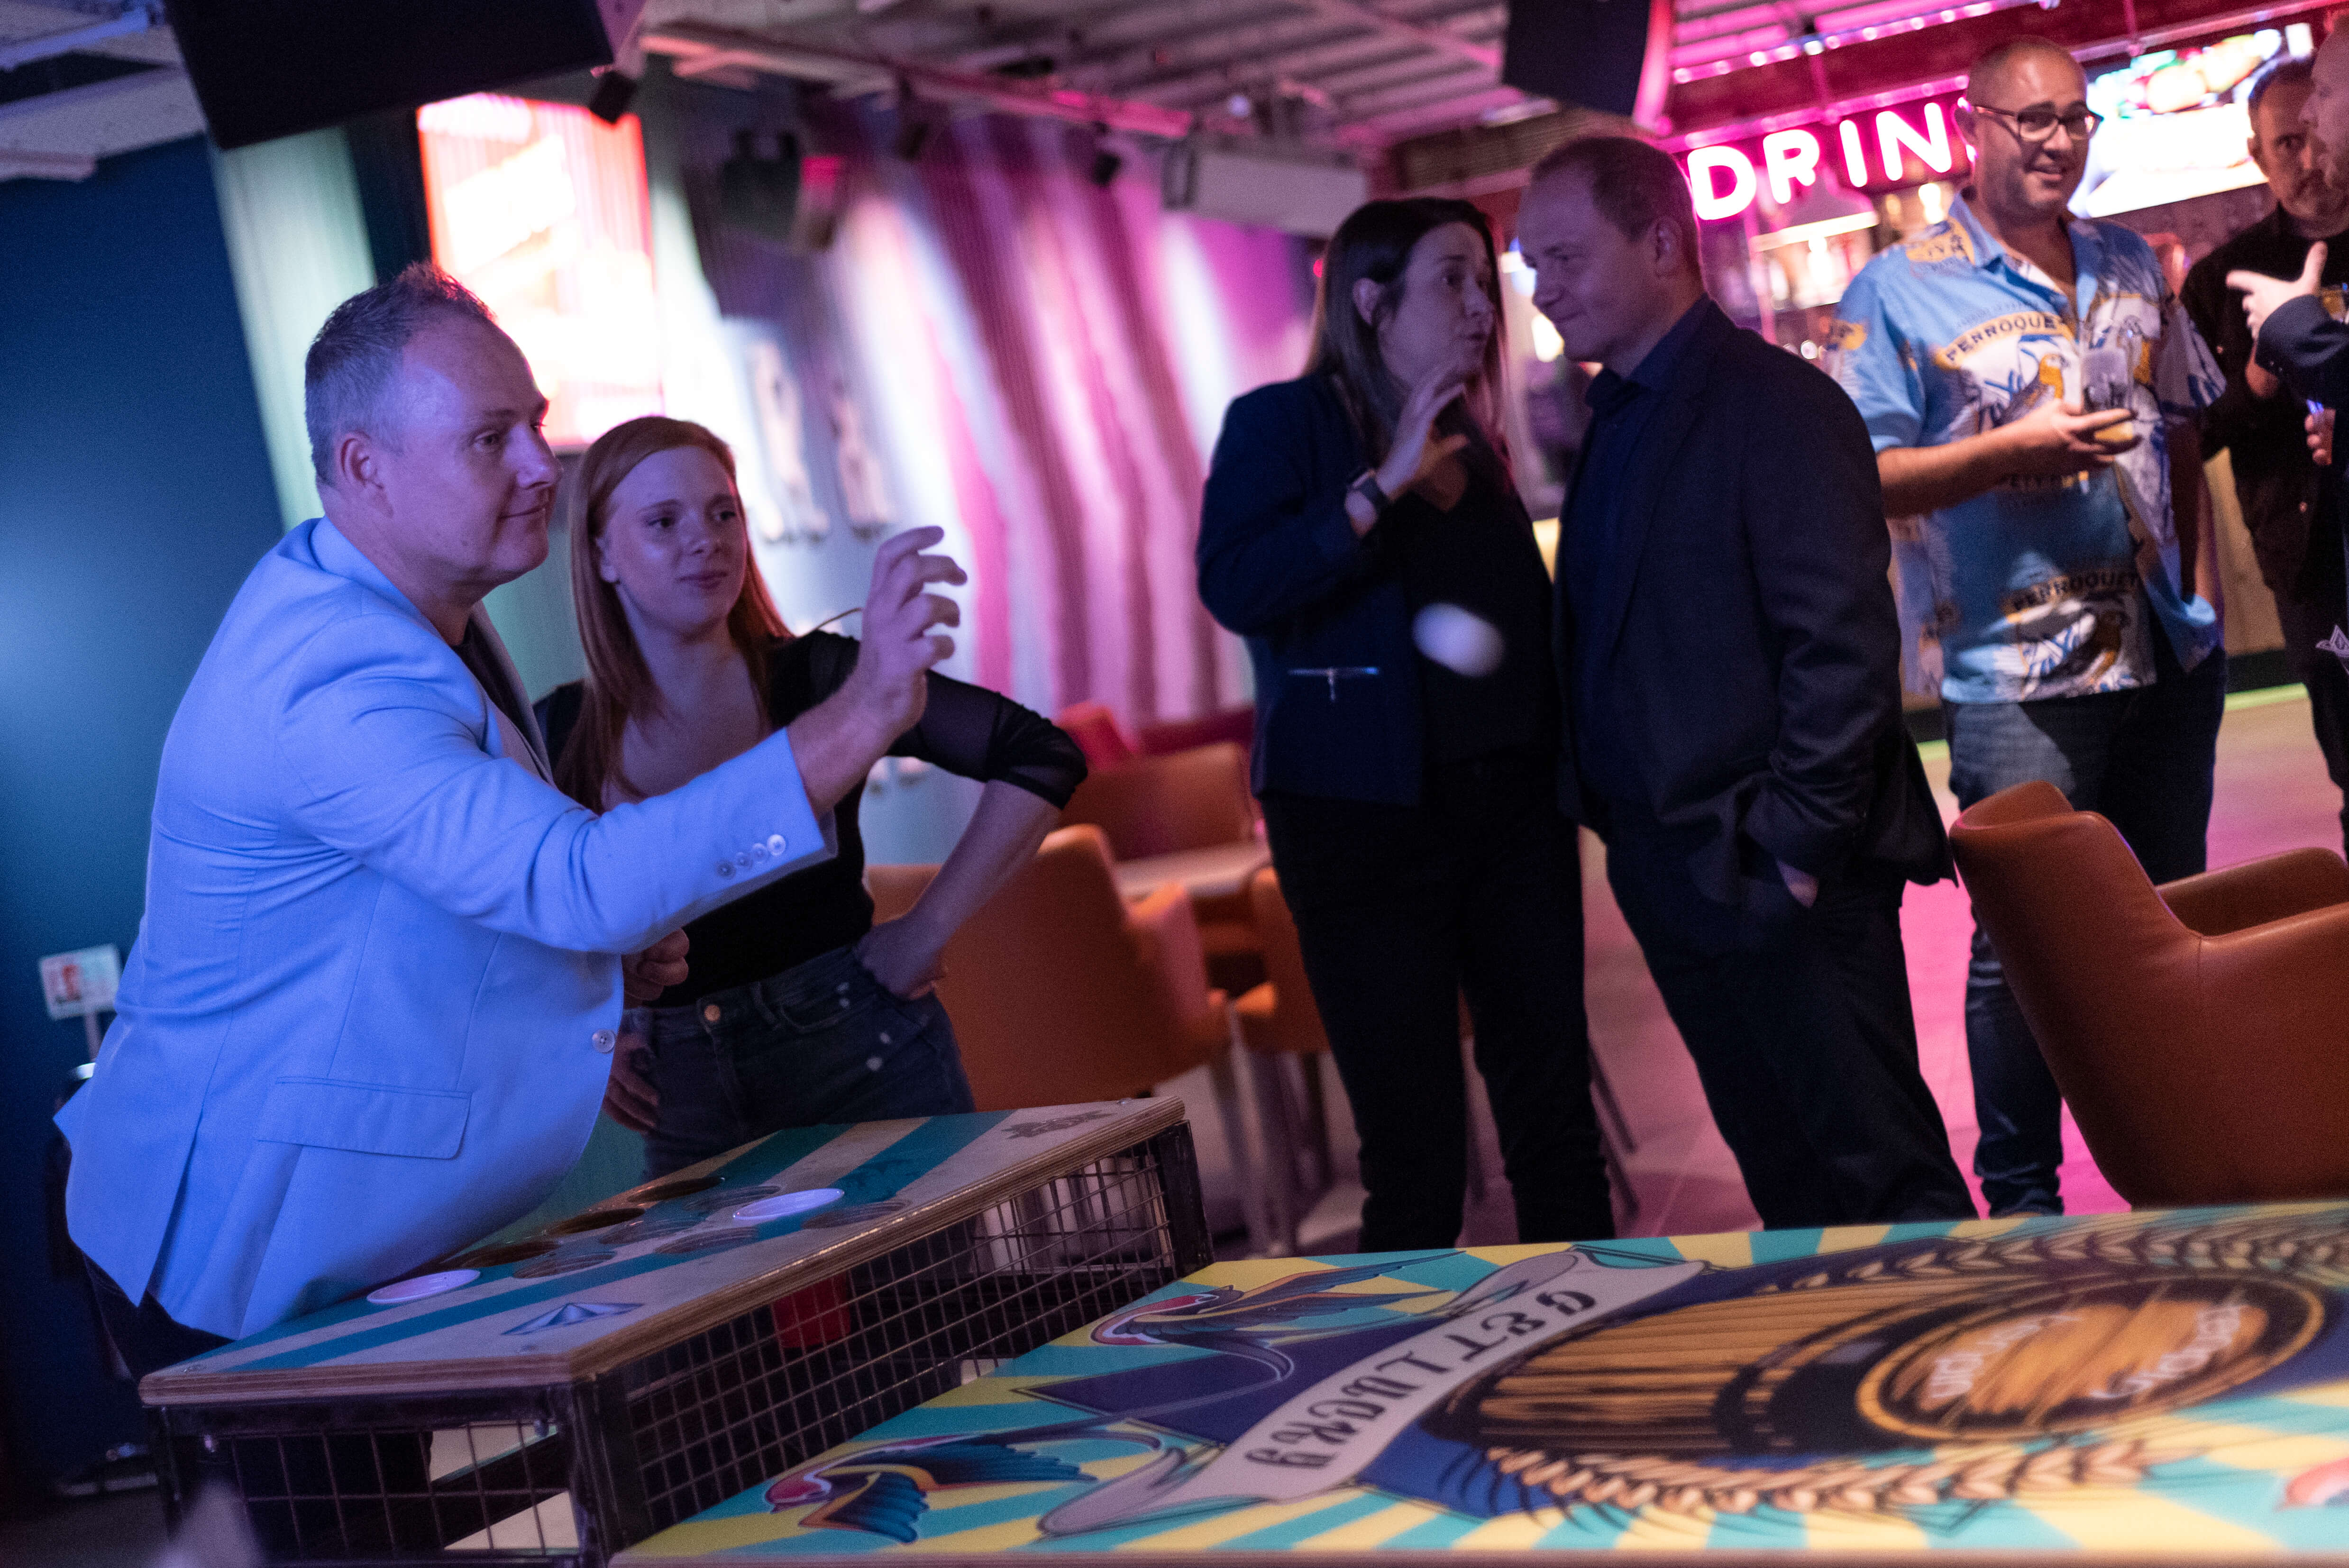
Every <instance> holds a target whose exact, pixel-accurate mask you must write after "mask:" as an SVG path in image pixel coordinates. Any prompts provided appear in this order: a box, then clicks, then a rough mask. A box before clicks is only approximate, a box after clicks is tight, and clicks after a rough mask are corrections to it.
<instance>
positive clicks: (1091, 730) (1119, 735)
mask: <svg viewBox="0 0 2349 1568" xmlns="http://www.w3.org/2000/svg"><path fill="white" fill-rule="evenodd" d="M1052 722H1053V723H1054V724H1057V725H1059V726H1060V727H1061V728H1062V729H1063V730H1065V731H1067V732H1068V737H1069V738H1070V739H1071V740H1073V741H1075V742H1076V743H1077V749H1078V750H1080V751H1081V752H1083V753H1084V754H1085V763H1086V766H1088V767H1091V768H1114V767H1116V766H1117V765H1118V764H1119V763H1121V762H1126V761H1130V760H1132V759H1133V758H1135V757H1138V756H1140V755H1141V754H1142V748H1141V747H1139V746H1138V745H1136V744H1135V743H1134V741H1133V738H1132V737H1130V736H1128V735H1127V734H1126V733H1125V726H1123V725H1122V724H1120V723H1118V721H1117V715H1115V714H1114V713H1112V712H1111V711H1110V709H1109V705H1108V704H1107V703H1101V702H1072V703H1071V704H1070V705H1069V706H1068V707H1064V708H1062V709H1061V711H1060V712H1059V713H1058V714H1056V715H1054V716H1053V718H1052Z"/></svg>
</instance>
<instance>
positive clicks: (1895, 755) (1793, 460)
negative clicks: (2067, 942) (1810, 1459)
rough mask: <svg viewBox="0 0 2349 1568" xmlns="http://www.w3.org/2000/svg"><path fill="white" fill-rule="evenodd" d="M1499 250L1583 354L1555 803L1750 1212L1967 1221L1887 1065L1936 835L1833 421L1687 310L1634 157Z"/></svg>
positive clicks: (1828, 407) (1737, 342)
mask: <svg viewBox="0 0 2349 1568" xmlns="http://www.w3.org/2000/svg"><path fill="white" fill-rule="evenodd" d="M1518 240H1519V244H1520V246H1521V248H1522V250H1523V252H1524V253H1525V256H1526V260H1527V261H1528V262H1530V263H1532V264H1533V266H1534V267H1535V269H1536V270H1537V274H1538V277H1539V283H1538V285H1537V288H1536V291H1535V294H1534V303H1535V304H1536V305H1537V306H1538V307H1539V308H1540V309H1541V311H1542V313H1543V314H1544V315H1547V316H1548V317H1549V319H1550V321H1551V323H1552V325H1555V326H1556V327H1557V330H1558V334H1559V336H1560V337H1561V338H1562V339H1564V341H1565V345H1566V351H1567V353H1568V355H1569V356H1572V357H1574V358H1576V359H1581V360H1597V361H1599V362H1600V363H1602V364H1603V365H1604V366H1605V367H1606V368H1605V369H1604V371H1603V372H1602V373H1601V374H1600V375H1599V377H1598V380H1597V381H1596V382H1595V383H1594V384H1593V386H1592V387H1591V391H1590V403H1591V407H1592V408H1593V410H1594V413H1595V415H1596V418H1594V419H1593V421H1592V425H1591V429H1590V433H1589V436H1588V438H1587V440H1586V442H1585V444H1584V448H1583V456H1582V461H1581V464H1580V466H1579V468H1578V470H1577V473H1576V476H1575V482H1574V487H1573V490H1572V491H1571V492H1570V498H1569V500H1568V506H1567V508H1566V511H1565V516H1564V518H1563V519H1562V520H1561V529H1560V534H1559V542H1558V557H1557V620H1556V627H1557V632H1556V641H1557V657H1558V663H1559V671H1560V686H1561V689H1562V692H1563V695H1564V699H1565V704H1566V710H1567V723H1566V737H1567V738H1566V748H1565V763H1564V766H1563V768H1562V769H1561V805H1562V806H1563V808H1564V809H1565V810H1566V811H1567V813H1568V815H1570V816H1572V817H1574V818H1576V819H1577V820H1580V821H1583V822H1586V823H1588V824H1589V825H1590V826H1591V827H1593V828H1594V829H1596V830H1598V831H1599V834H1600V836H1601V837H1603V838H1604V839H1605V840H1606V841H1607V847H1608V857H1607V859H1608V880H1609V882H1610V883H1612V885H1613V887H1614V890H1615V896H1616V899H1617V901H1618V903H1620V904H1621V906H1622V909H1623V913H1624V916H1625V918H1626V919H1627V920H1628V921H1629V922H1630V925H1631V929H1632V932H1633V934H1636V935H1637V936H1638V937H1639V939H1640V947H1641V949H1642V950H1643V951H1644V952H1645V953H1646V954H1647V958H1648V966H1649V969H1650V970H1651V973H1652V974H1653V975H1654V976H1655V979H1656V984H1657V986H1658V988H1659V989H1660V990H1661V992H1662V993H1663V996H1664V1003H1665V1006H1667V1007H1668V1008H1669V1009H1670V1010H1671V1015H1672V1021H1673V1022H1674V1023H1675V1024H1676V1025H1678V1026H1679V1027H1680V1031H1681V1036H1682V1039H1683V1040H1685V1041H1686V1042H1687V1045H1688V1047H1689V1052H1690V1055H1691V1056H1692V1057H1694V1058H1695V1060H1696V1065H1697V1071H1698V1074H1699V1076H1700V1077H1701V1078H1702V1080H1703V1083H1704V1089H1705V1098H1706V1099H1707V1100H1708V1102H1709V1103H1710V1104H1711V1106H1712V1108H1713V1119H1714V1120H1715V1121H1716V1122H1717V1123H1718V1124H1719V1125H1720V1128H1721V1131H1722V1136H1723V1138H1724V1139H1725V1140H1727V1141H1728V1143H1729V1146H1730V1149H1731V1150H1732V1152H1733V1153H1734V1154H1735V1155H1736V1156H1737V1162H1738V1168H1739V1170H1740V1171H1742V1172H1743V1173H1744V1178H1745V1186H1746V1191H1747V1192H1748V1193H1749V1194H1750V1195H1751V1196H1752V1198H1753V1200H1754V1208H1755V1209H1756V1210H1757V1211H1759V1212H1760V1214H1761V1216H1762V1220H1763V1222H1764V1224H1766V1225H1769V1226H1772V1227H1774V1228H1775V1227H1781V1226H1795V1225H1820V1224H1839V1223H1840V1224H1850V1223H1866V1222H1891V1221H1903V1220H1938V1219H1950V1218H1955V1217H1961V1216H1964V1217H1970V1216H1971V1214H1972V1213H1973V1212H1974V1211H1973V1205H1972V1202H1971V1198H1970V1197H1969V1195H1968V1193H1967V1191H1966V1187H1965V1183H1964V1181H1963V1180H1962V1179H1961V1177H1960V1176H1959V1174H1958V1170H1957V1166H1956V1164H1955V1162H1954V1161H1952V1160H1951V1155H1950V1149H1949V1140H1948V1136H1947V1134H1946V1132H1945V1130H1943V1128H1942V1125H1941V1119H1940V1111H1939V1110H1938V1109H1937V1108H1936V1107H1935V1105H1934V1103H1933V1098H1932V1095H1931V1093H1930V1091H1929V1090H1928V1089H1927V1088H1926V1087H1925V1083H1924V1079H1923V1078H1922V1077H1921V1075H1920V1073H1919V1071H1918V1067H1917V1036H1916V1026H1915V1024H1914V1021H1913V1019H1912V1017H1911V1015H1910V1012H1909V981H1908V969H1907V962H1906V958H1905V955H1904V954H1903V952H1902V948H1901V942H1900V898H1901V892H1902V886H1903V883H1904V882H1906V881H1909V880H1914V881H1917V882H1934V881H1938V880H1939V879H1940V878H1941V877H1942V876H1944V875H1946V874H1947V873H1948V869H1949V850H1948V844H1947V842H1946V841H1945V840H1944V838H1943V836H1942V832H1941V821H1940V813H1939V811H1938V810H1936V809H1935V807H1934V804H1933V801H1932V797H1931V794H1930V790H1929V789H1928V787H1927V784H1926V781H1925V777H1924V770H1923V768H1922V766H1921V765H1920V763H1919V761H1918V759H1917V753H1916V748H1915V747H1914V746H1913V745H1911V744H1910V742H1909V738H1908V734H1907V731H1906V730H1905V729H1904V728H1903V727H1902V726H1901V722H1900V697H1899V632H1898V629H1897V624H1896V621H1895V616H1894V612H1893V604H1892V595H1891V589H1890V587H1889V583H1888V579H1887V573H1888V569H1889V562H1890V544H1889V536H1888V534H1887V532H1886V528H1885V521H1884V512H1883V506H1882V501H1881V498H1880V493H1879V490H1878V480H1877V470H1876V455H1875V452H1874V450H1873V449H1872V448H1871V446H1870V444H1869V441H1868V432H1867V430H1866V429H1865V428H1863V426H1862V425H1861V423H1860V418H1859V415H1858V412H1857V410H1856V409H1855V408H1854V407H1852V405H1851V402H1850V400H1849V399H1848V398H1847V397H1845V396H1844V394H1843V392H1842V391H1841V390H1840V389H1839V388H1837V386H1836V385H1835V383H1834V382H1833V381H1831V380H1829V379H1828V378H1827V377H1826V376H1825V375H1823V374H1821V373H1820V372H1818V371H1817V370H1815V369H1813V368H1812V367H1810V366H1807V365H1806V364H1804V363H1803V362H1802V361H1801V360H1799V359H1797V358H1795V357H1794V356H1791V355H1788V354H1785V353H1783V352H1781V351H1779V350H1777V349H1775V348H1772V347H1771V346H1768V345H1767V344H1765V343H1764V342H1763V341H1762V340H1761V339H1760V338H1758V337H1756V336H1754V335H1753V334H1752V333H1748V332H1744V331H1740V330H1739V329H1738V328H1736V327H1734V326H1733V325H1731V324H1730V321H1729V318H1728V317H1727V316H1725V315H1723V314H1722V313H1721V311H1720V310H1719V308H1718V307H1716V306H1715V305H1714V304H1713V302H1712V301H1711V300H1710V299H1708V298H1707V297H1706V296H1705V293H1704V284H1703V281H1702V276H1701V274H1700V273H1699V270H1698V261H1697V253H1696V221H1695V216H1694V214H1693V213H1692V211H1691V210H1690V203H1689V195H1688V187H1687V185H1686V183H1685V182H1684V181H1682V178H1681V176H1680V172H1679V170H1677V169H1676V168H1675V167H1674V166H1673V163H1672V160H1671V159H1670V158H1669V157H1667V156H1666V155H1665V154H1664V153H1662V152H1661V151H1659V150H1656V149H1654V148H1652V147H1650V146H1648V145H1647V144H1646V143H1644V142H1640V141H1635V140H1631V139H1627V138H1612V137H1609V138H1594V139H1586V140H1581V141H1576V142H1571V143H1569V144H1568V145H1567V146H1566V147H1564V148H1562V149H1560V150H1558V151H1557V152H1555V153H1553V154H1552V155H1551V156H1550V157H1549V158H1547V159H1545V160H1543V161H1542V163H1541V164H1539V165H1537V167H1536V170H1535V173H1534V180H1533V183H1532V185H1531V187H1530V188H1529V189H1528V191H1527V192H1526V200H1525V205H1524V208H1523V210H1522V211H1521V212H1520V214H1519V218H1518Z"/></svg>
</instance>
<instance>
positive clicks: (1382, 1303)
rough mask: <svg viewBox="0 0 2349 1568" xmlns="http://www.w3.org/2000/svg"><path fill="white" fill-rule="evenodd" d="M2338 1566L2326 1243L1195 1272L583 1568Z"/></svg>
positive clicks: (2341, 1514) (2339, 1476)
mask: <svg viewBox="0 0 2349 1568" xmlns="http://www.w3.org/2000/svg"><path fill="white" fill-rule="evenodd" d="M1625 1551H1630V1552H1639V1553H1645V1554H1648V1555H1649V1556H1651V1557H1661V1558H1664V1559H1669V1560H1673V1561H1680V1562H1685V1563H1721V1562H1723V1561H1747V1560H1750V1561H1754V1562H1774V1561H1775V1562H1783V1561H1785V1557H1786V1555H1787V1554H1788V1553H1795V1552H1804V1551H1812V1552H1832V1553H1837V1555H1838V1556H1839V1557H1841V1558H1843V1559H1844V1560H1846V1561H1858V1562H1868V1561H1877V1562H1889V1561H1891V1560H1893V1559H1912V1558H1914V1557H1916V1556H1917V1555H1918V1554H1920V1553H1957V1554H1959V1558H1960V1560H1968V1559H1971V1560H1977V1561H1988V1562H1996V1563H2024V1562H2031V1563H2042V1562H2045V1561H2046V1560H2048V1559H2050V1558H2053V1557H2057V1556H2064V1555H2069V1554H2074V1553H2094V1554H2096V1555H2097V1556H2099V1557H2100V1558H2101V1559H2103V1560H2104V1561H2106V1562H2107V1563H2110V1562H2125V1561H2139V1560H2143V1561H2152V1560H2156V1559H2158V1560H2162V1561H2178V1560H2188V1561H2196V1562H2218V1561H2245V1560H2250V1559H2254V1558H2260V1559H2272V1558H2275V1557H2280V1556H2282V1557H2291V1558H2293V1559H2294V1560H2310V1561H2321V1560H2331V1561H2333V1562H2344V1561H2349V1205H2340V1204H2325V1205H2314V1204H2311V1205H2282V1206H2261V1207H2251V1208H2235V1209H2201V1210H2189V1211H2178V1212H2143V1213H2133V1214H2116V1215H2100V1216H2093V1217H2083V1218H2074V1219H2033V1220H2028V1221H1981V1222H1967V1223H1963V1224H1915V1225H1901V1226H1896V1227H1884V1226H1873V1227H1866V1228H1847V1229H1841V1230H1829V1231H1825V1232H1821V1231H1800V1232H1763V1233H1753V1234H1733V1235H1714V1236H1700V1237H1685V1238H1676V1239H1669V1240H1640V1241H1623V1242H1610V1243H1594V1244H1590V1245H1585V1246H1577V1247H1560V1246H1552V1247H1506V1248H1474V1249H1467V1250H1459V1251H1434V1252H1427V1253H1411V1254H1403V1253H1388V1254H1377V1255H1370V1256H1358V1257H1327V1258H1298V1259H1271V1260H1253V1261H1249V1262H1245V1263H1231V1264H1216V1265H1214V1266H1212V1267H1209V1268H1206V1269H1205V1270H1202V1271H1200V1272H1197V1273H1195V1274H1191V1275H1189V1276H1188V1277H1186V1278H1185V1279H1182V1280H1180V1281H1176V1282H1174V1283H1172V1284H1168V1285H1166V1286H1164V1288H1162V1289H1159V1290H1156V1291H1154V1292H1153V1293H1151V1295H1149V1296H1148V1297H1147V1298H1146V1299H1144V1300H1143V1301H1141V1302H1138V1303H1136V1304H1135V1305H1132V1306H1129V1307H1127V1308H1124V1309H1123V1310H1120V1311H1117V1312H1114V1313H1112V1314H1110V1315H1107V1316H1104V1317H1102V1318H1101V1319H1100V1320H1098V1321H1097V1322H1095V1323H1093V1324H1092V1325H1091V1326H1088V1327H1086V1328H1084V1329H1082V1330H1081V1331H1079V1332H1077V1333H1073V1334H1071V1335H1068V1336H1063V1337H1061V1338H1060V1339H1058V1340H1056V1341H1055V1342H1053V1343H1052V1344H1050V1346H1045V1347H1043V1348H1041V1349H1039V1350H1037V1351H1035V1352H1033V1353H1031V1354H1030V1355H1028V1356H1025V1357H1021V1358H1020V1359H1019V1360H1017V1361H1015V1362H1013V1363H1012V1364H1010V1365H1009V1366H1008V1367H1003V1368H1001V1369H1000V1370H999V1371H998V1372H997V1373H995V1374H994V1375H992V1376H989V1377H981V1378H977V1379H975V1380H973V1381H971V1382H970V1383H968V1385H966V1386H964V1387H959V1388H957V1389H956V1390H954V1391H953V1392H951V1393H949V1394H947V1395H945V1396H943V1397H941V1398H936V1399H933V1400H931V1401H930V1402H928V1403H926V1404H925V1405H923V1406H922V1407H920V1408H917V1409H914V1410H911V1411H909V1412H907V1413H905V1414H904V1415H902V1416H899V1417H897V1418H895V1419H893V1420H890V1421H887V1422H885V1423H883V1424H882V1425H880V1426H878V1427H876V1428H874V1429H873V1430H871V1431H869V1432H867V1433H865V1434H864V1435H863V1436H862V1437H860V1438H858V1439H855V1440H854V1441H851V1442H846V1443H843V1444H841V1445H839V1446H837V1447H835V1448H833V1449H831V1450H829V1451H828V1452H826V1453H823V1454H822V1455H820V1456H817V1457H815V1458H813V1459H812V1460H809V1461H807V1462H805V1463H802V1464H800V1465H796V1466H792V1467H790V1468H787V1469H784V1470H781V1471H779V1472H778V1473H777V1474H775V1475H774V1476H772V1477H771V1478H769V1479H767V1480H764V1481H762V1482H761V1483H760V1484H759V1485H756V1486H753V1487H751V1488H750V1489H748V1490H746V1491H742V1492H741V1493H740V1495H738V1496H736V1497H733V1498H732V1499H730V1500H729V1501H726V1502H724V1503H722V1504H720V1505H719V1506H717V1507H715V1508H711V1509H709V1510H707V1511H704V1512H702V1513H700V1514H699V1515H698V1516H697V1517H695V1518H693V1519H690V1520H688V1521H687V1522H683V1523H680V1524H678V1525H677V1526H675V1527H673V1528H671V1529H669V1530H667V1531H664V1532H660V1533H659V1534H657V1535H655V1536H654V1537H652V1538H651V1539H650V1540H647V1541H646V1542H642V1543H641V1544H639V1545H637V1546H636V1547H634V1548H633V1549H631V1550H629V1551H627V1552H626V1553H622V1554H621V1555H620V1556H619V1557H618V1558H616V1560H615V1561H616V1563H617V1564H619V1565H622V1568H687V1565H697V1568H698V1565H711V1568H716V1565H728V1568H750V1565H751V1564H757V1563H770V1562H771V1563H778V1564H782V1563H806V1564H822V1563H852V1562H854V1563H868V1564H881V1563H889V1562H892V1561H895V1560H897V1559H900V1558H903V1559H905V1560H907V1561H909V1562H910V1561H914V1560H919V1561H922V1562H926V1563H968V1564H988V1565H999V1564H1001V1563H1005V1562H1006V1561H1009V1560H1022V1559H1034V1560H1037V1561H1040V1562H1043V1561H1050V1562H1053V1563H1101V1564H1109V1563H1120V1564H1171V1563H1201V1564H1221V1563H1232V1564H1243V1563H1276V1562H1290V1563H1293V1562H1294V1561H1296V1560H1297V1559H1298V1558H1299V1557H1303V1558H1309V1559H1313V1560H1318V1561H1322V1562H1330V1563H1381V1562H1390V1561H1392V1562H1394V1563H1438V1562H1441V1563H1501V1562H1514V1561H1517V1560H1519V1559H1522V1558H1523V1557H1525V1556H1526V1554H1528V1553H1540V1554H1543V1555H1555V1554H1559V1553H1568V1554H1571V1553H1599V1552H1625Z"/></svg>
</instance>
